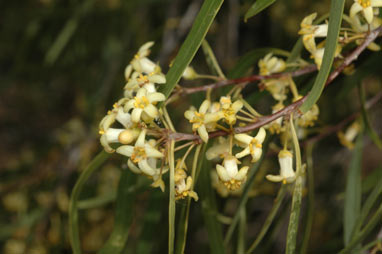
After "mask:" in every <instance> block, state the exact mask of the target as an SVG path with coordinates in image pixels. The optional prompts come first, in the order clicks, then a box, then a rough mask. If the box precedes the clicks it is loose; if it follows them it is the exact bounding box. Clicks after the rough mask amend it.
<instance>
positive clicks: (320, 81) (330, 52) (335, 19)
mask: <svg viewBox="0 0 382 254" xmlns="http://www.w3.org/2000/svg"><path fill="white" fill-rule="evenodd" d="M344 4H345V0H335V1H331V6H330V15H329V27H328V37H327V39H326V43H325V53H324V57H323V60H322V64H321V68H320V71H319V72H318V74H317V78H316V80H315V82H314V85H313V88H312V90H311V91H310V93H309V94H308V98H307V99H306V101H305V102H304V103H303V104H302V106H301V107H300V110H301V111H302V112H303V113H306V112H307V111H309V110H310V108H311V107H312V106H313V105H314V104H315V103H316V102H317V101H318V99H319V98H320V96H321V93H322V91H323V89H324V87H325V83H326V79H327V78H328V76H329V73H330V70H331V67H332V64H333V59H334V54H335V51H336V47H337V41H338V35H339V31H340V28H341V21H342V13H343V10H344Z"/></svg>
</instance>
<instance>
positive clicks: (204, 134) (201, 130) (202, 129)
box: [198, 125, 208, 143]
mask: <svg viewBox="0 0 382 254" xmlns="http://www.w3.org/2000/svg"><path fill="white" fill-rule="evenodd" d="M198 133H199V136H200V138H201V139H202V140H203V141H204V142H205V143H207V142H208V132H207V129H206V126H204V125H202V126H200V127H199V128H198Z"/></svg>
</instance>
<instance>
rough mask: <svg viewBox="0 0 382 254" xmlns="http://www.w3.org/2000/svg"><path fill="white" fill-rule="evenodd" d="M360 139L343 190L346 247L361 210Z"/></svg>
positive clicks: (360, 138)
mask: <svg viewBox="0 0 382 254" xmlns="http://www.w3.org/2000/svg"><path fill="white" fill-rule="evenodd" d="M362 139H363V135H359V137H358V138H357V141H356V144H355V148H354V152H353V155H352V159H351V161H350V165H349V170H348V175H347V180H346V190H345V200H344V202H345V204H344V244H345V246H347V245H348V244H349V242H350V240H351V236H352V232H353V230H354V227H355V225H356V222H357V220H358V218H359V214H360V210H361V191H362V189H361V163H362Z"/></svg>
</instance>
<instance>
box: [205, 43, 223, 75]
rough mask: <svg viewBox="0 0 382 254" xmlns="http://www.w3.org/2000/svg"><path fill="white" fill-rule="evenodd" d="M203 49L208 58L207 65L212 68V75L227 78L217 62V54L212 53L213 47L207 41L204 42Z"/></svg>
mask: <svg viewBox="0 0 382 254" xmlns="http://www.w3.org/2000/svg"><path fill="white" fill-rule="evenodd" d="M202 49H203V53H204V55H205V56H206V61H207V64H208V66H209V67H210V69H211V71H212V73H213V74H214V75H218V76H219V77H221V78H225V76H224V73H223V71H222V69H221V68H220V66H219V63H218V61H217V60H216V57H215V54H214V52H213V51H212V49H211V46H210V44H209V43H208V42H207V40H203V42H202Z"/></svg>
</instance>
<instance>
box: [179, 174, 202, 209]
mask: <svg viewBox="0 0 382 254" xmlns="http://www.w3.org/2000/svg"><path fill="white" fill-rule="evenodd" d="M191 188H192V177H191V176H187V173H186V171H185V170H184V169H182V168H177V169H176V170H175V199H176V200H178V199H184V198H186V197H191V198H193V199H194V200H195V201H198V199H199V197H198V194H197V193H196V192H195V191H193V190H192V189H191Z"/></svg>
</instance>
